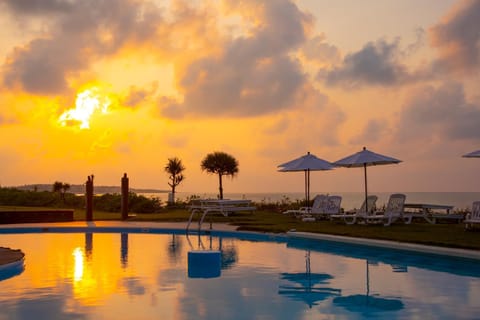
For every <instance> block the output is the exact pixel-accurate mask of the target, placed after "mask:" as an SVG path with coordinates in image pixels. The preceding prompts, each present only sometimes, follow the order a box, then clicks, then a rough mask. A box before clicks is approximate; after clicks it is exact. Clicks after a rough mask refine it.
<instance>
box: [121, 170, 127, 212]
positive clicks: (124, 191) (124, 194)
mask: <svg viewBox="0 0 480 320" xmlns="http://www.w3.org/2000/svg"><path fill="white" fill-rule="evenodd" d="M121 211H122V220H127V219H128V177H127V174H126V173H124V174H123V177H122V205H121Z"/></svg>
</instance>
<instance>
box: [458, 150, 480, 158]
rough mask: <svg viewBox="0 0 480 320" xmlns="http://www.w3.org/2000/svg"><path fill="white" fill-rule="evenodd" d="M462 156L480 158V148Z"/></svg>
mask: <svg viewBox="0 0 480 320" xmlns="http://www.w3.org/2000/svg"><path fill="white" fill-rule="evenodd" d="M462 157H464V158H480V150H477V151H473V152H470V153H467V154H464V155H463V156H462Z"/></svg>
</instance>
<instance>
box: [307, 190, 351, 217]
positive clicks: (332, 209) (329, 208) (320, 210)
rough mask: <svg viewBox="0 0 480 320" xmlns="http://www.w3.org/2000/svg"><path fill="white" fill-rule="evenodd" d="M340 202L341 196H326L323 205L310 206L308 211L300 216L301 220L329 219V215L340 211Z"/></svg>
mask: <svg viewBox="0 0 480 320" xmlns="http://www.w3.org/2000/svg"><path fill="white" fill-rule="evenodd" d="M341 203H342V197H341V196H328V198H327V199H326V201H323V205H320V206H319V207H316V208H314V207H312V210H310V212H309V213H307V214H306V215H305V216H304V217H302V220H303V221H313V220H316V219H324V218H326V219H329V218H330V216H332V215H335V214H339V213H340V210H341V208H340V204H341Z"/></svg>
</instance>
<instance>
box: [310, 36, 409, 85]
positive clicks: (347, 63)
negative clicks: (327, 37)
mask: <svg viewBox="0 0 480 320" xmlns="http://www.w3.org/2000/svg"><path fill="white" fill-rule="evenodd" d="M401 55H402V52H401V50H400V48H399V39H397V40H395V41H393V42H390V43H389V42H387V41H386V40H378V41H376V42H369V43H367V44H366V45H365V46H364V47H363V48H362V49H361V50H360V51H358V52H355V53H352V54H348V55H347V56H345V58H344V60H343V63H342V64H341V65H340V66H338V67H334V68H333V69H330V70H326V69H324V70H321V71H320V72H319V74H318V79H320V80H323V81H325V82H326V84H327V85H331V86H335V85H340V86H345V87H358V86H361V85H378V86H392V85H396V84H399V83H402V82H404V81H405V80H406V79H407V78H409V73H408V70H407V68H406V66H405V65H404V64H402V63H401V62H400V57H401Z"/></svg>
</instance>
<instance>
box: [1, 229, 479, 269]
mask: <svg viewBox="0 0 480 320" xmlns="http://www.w3.org/2000/svg"><path fill="white" fill-rule="evenodd" d="M122 231H123V232H137V233H162V232H164V233H169V232H174V233H177V234H185V233H186V231H185V223H184V222H132V221H129V222H122V221H94V222H78V221H76V222H59V223H29V224H8V225H1V226H0V234H11V233H33V232H39V233H46V232H122ZM189 234H190V235H196V234H198V231H195V230H190V231H189ZM201 234H211V235H223V236H239V235H242V236H244V237H251V238H256V239H259V240H260V239H266V240H273V241H275V240H276V241H278V240H280V241H282V240H286V239H288V238H289V237H292V238H304V239H312V240H327V241H336V242H344V243H352V244H359V245H366V246H375V247H381V248H392V249H399V250H407V251H413V252H420V253H430V254H439V255H445V256H453V257H459V258H469V259H475V260H480V251H477V250H469V249H460V248H449V247H439V246H429V245H422V244H414V243H407V242H399V241H391V240H375V239H368V238H354V237H346V236H338V235H330V234H323V233H309V232H299V231H288V232H287V233H279V234H274V233H261V232H252V231H239V230H238V227H236V226H233V225H228V224H221V223H216V224H214V225H213V228H212V229H204V230H202V231H201Z"/></svg>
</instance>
